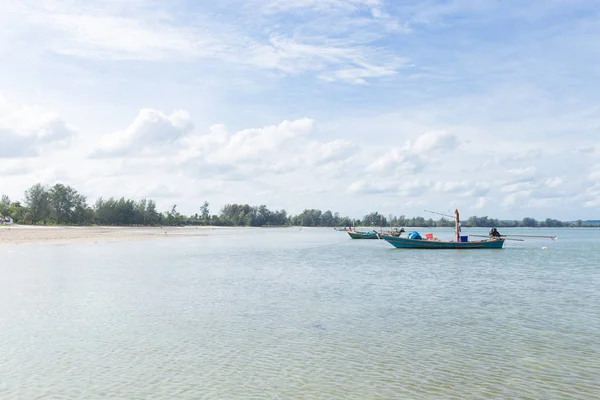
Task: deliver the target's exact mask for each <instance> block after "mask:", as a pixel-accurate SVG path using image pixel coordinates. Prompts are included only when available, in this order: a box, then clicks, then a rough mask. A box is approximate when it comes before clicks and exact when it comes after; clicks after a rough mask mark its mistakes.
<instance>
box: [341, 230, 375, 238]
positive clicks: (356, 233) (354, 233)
mask: <svg viewBox="0 0 600 400" xmlns="http://www.w3.org/2000/svg"><path fill="white" fill-rule="evenodd" d="M347 232H348V235H350V237H351V238H352V239H379V234H378V233H377V232H376V231H367V232H360V231H354V230H353V231H350V230H349V231H347Z"/></svg>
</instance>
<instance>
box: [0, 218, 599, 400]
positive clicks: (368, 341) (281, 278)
mask: <svg viewBox="0 0 600 400" xmlns="http://www.w3.org/2000/svg"><path fill="white" fill-rule="evenodd" d="M440 232H441V233H440V236H441V235H443V234H444V232H445V231H440ZM482 232H483V231H482ZM534 232H536V233H539V232H540V230H536V231H534ZM503 233H504V232H503ZM552 233H557V232H552ZM484 234H485V233H484ZM558 235H559V240H557V241H556V242H552V241H548V240H531V241H527V242H510V243H509V242H507V245H506V248H505V249H503V250H474V251H454V250H449V251H427V250H425V251H424V250H396V249H393V248H391V246H390V245H388V244H387V243H385V242H383V241H352V240H350V239H348V238H347V235H346V234H345V233H344V232H336V231H333V230H332V229H306V228H305V229H302V230H298V229H278V230H267V229H264V230H229V231H227V232H219V234H217V235H214V236H210V237H200V238H198V237H196V238H182V239H177V240H156V241H147V242H130V243H99V244H76V245H54V246H23V247H3V248H0V257H1V258H0V259H1V264H0V272H1V273H2V278H1V279H0V354H1V355H2V362H1V363H0V398H2V399H7V400H10V399H36V398H39V399H84V398H86V399H99V398H106V399H175V398H176V399H254V398H256V399H265V398H277V399H331V398H336V399H337V398H345V399H421V398H422V399H431V398H447V399H465V398H477V399H479V398H536V399H549V398H569V399H590V398H597V397H596V396H598V393H599V392H598V387H599V381H598V376H600V363H599V362H598V360H600V315H599V314H598V310H599V309H600V298H599V291H598V289H599V283H600V268H598V267H599V266H600V256H599V254H600V245H599V243H600V240H599V239H600V232H597V231H593V230H575V229H574V230H567V229H564V230H559V231H558ZM542 246H546V247H548V249H547V250H542Z"/></svg>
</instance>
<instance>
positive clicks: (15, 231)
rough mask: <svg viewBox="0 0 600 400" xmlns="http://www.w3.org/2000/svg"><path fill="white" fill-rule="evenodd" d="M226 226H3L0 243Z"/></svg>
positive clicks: (170, 234)
mask: <svg viewBox="0 0 600 400" xmlns="http://www.w3.org/2000/svg"><path fill="white" fill-rule="evenodd" d="M214 229H227V228H222V227H210V226H201V227H200V226H199V227H105V226H93V227H71V226H68V227H67V226H27V225H11V226H7V225H0V245H3V244H9V245H15V244H27V243H36V244H40V243H77V242H107V241H130V240H148V239H167V238H169V239H171V238H182V237H183V238H185V237H194V236H206V235H208V234H209V232H210V231H212V230H214Z"/></svg>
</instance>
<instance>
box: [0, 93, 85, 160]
mask: <svg viewBox="0 0 600 400" xmlns="http://www.w3.org/2000/svg"><path fill="white" fill-rule="evenodd" d="M75 134H76V131H75V128H74V127H72V126H70V125H69V124H67V123H66V122H65V121H63V120H62V119H61V118H60V117H59V116H58V114H56V113H54V112H52V111H48V110H46V109H44V108H42V107H39V106H26V105H15V104H12V103H10V102H9V101H8V100H7V99H5V98H4V97H3V96H2V95H1V94H0V139H1V140H0V158H13V157H35V156H38V155H39V154H40V152H41V151H42V150H49V149H52V148H56V147H57V146H59V147H60V146H65V145H68V144H69V143H70V141H71V139H72V138H73V136H74V135H75Z"/></svg>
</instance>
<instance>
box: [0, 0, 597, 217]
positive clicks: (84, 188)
mask: <svg viewBox="0 0 600 400" xmlns="http://www.w3.org/2000/svg"><path fill="white" fill-rule="evenodd" d="M0 10H1V11H0V60H2V62H0V193H1V194H7V195H9V196H10V197H11V199H13V200H22V199H23V197H24V191H25V190H26V189H27V188H28V187H30V186H32V185H34V184H35V183H38V182H39V183H42V184H45V185H53V184H55V183H64V184H68V185H71V186H73V187H75V188H76V189H77V190H78V191H79V192H81V193H82V194H84V195H86V196H87V198H88V202H89V203H90V204H93V202H94V201H95V200H96V199H97V198H98V197H100V196H102V197H104V198H108V197H111V196H112V197H121V196H125V197H127V198H134V199H141V198H153V199H155V200H156V201H157V203H158V206H159V208H160V209H162V210H166V209H168V208H170V206H171V205H173V204H176V205H177V209H178V210H179V211H180V212H182V213H185V214H193V213H195V212H199V208H200V206H201V205H202V203H203V202H204V201H208V202H209V203H210V205H211V207H210V208H211V212H212V213H217V212H218V211H219V210H220V208H221V207H222V206H223V205H225V204H227V203H244V204H245V203H247V204H251V205H261V204H265V205H267V207H269V208H270V209H272V210H275V209H282V208H283V209H286V210H287V211H288V212H290V213H293V214H295V213H299V212H301V211H302V210H304V209H307V208H318V209H321V210H323V211H325V210H327V209H329V210H332V211H334V212H336V211H337V212H340V214H342V215H348V216H351V217H361V216H363V215H365V214H367V213H369V212H373V211H379V212H381V213H383V214H384V215H388V214H393V215H406V216H409V217H410V216H426V217H429V216H432V217H434V218H435V217H436V216H435V215H428V214H427V213H425V212H424V210H434V211H438V212H443V213H448V212H449V211H451V210H453V209H454V208H455V207H457V208H458V209H459V210H460V212H461V216H470V215H477V216H486V215H487V216H489V217H493V218H501V219H522V218H524V217H533V218H538V219H545V218H548V217H549V218H557V219H560V220H575V219H598V218H600V68H598V65H600V2H599V1H598V0H547V1H532V0H523V1H519V2H516V1H502V0H219V1H207V0H197V1H191V0H171V1H168V2H165V1H156V0H101V1H100V0H87V1H76V0H21V1H19V2H15V1H12V0H0Z"/></svg>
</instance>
